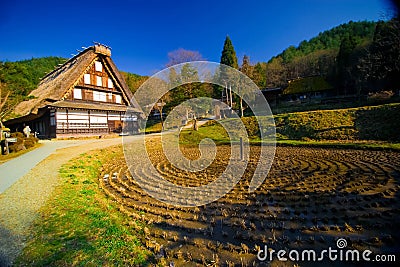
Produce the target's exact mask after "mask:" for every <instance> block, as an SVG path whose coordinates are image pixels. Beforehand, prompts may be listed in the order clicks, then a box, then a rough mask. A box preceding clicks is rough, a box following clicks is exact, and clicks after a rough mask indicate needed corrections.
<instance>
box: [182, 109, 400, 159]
mask: <svg viewBox="0 0 400 267" xmlns="http://www.w3.org/2000/svg"><path fill="white" fill-rule="evenodd" d="M398 117H400V104H387V105H381V106H367V107H362V108H351V109H339V110H319V111H311V112H298V113H286V114H280V115H276V116H274V119H275V125H276V139H277V144H278V145H282V146H285V145H289V146H312V147H333V148H339V147H340V148H353V149H375V150H382V149H384V150H396V151H398V150H400V147H399V146H400V145H399V141H400V139H399V135H398V132H399V131H400V128H399V125H398V124H397V123H396V122H397V120H398ZM229 120H230V122H229V123H233V125H236V124H238V126H237V128H238V127H239V123H240V121H239V120H237V119H229ZM242 121H243V123H244V125H245V127H246V130H247V133H248V136H249V141H250V142H251V143H254V144H257V143H260V142H261V140H260V129H259V127H258V124H257V121H256V118H255V117H245V118H242ZM264 125H267V124H264ZM234 128H235V127H234ZM262 131H264V133H266V134H268V133H267V132H268V127H265V129H264V128H263V129H262ZM204 138H212V139H213V140H214V141H215V142H216V143H217V144H226V143H230V140H229V137H228V134H227V133H226V132H225V130H224V128H223V127H222V126H221V125H220V124H218V123H217V122H215V121H210V122H208V123H206V124H204V125H203V126H201V127H200V128H199V130H198V131H197V132H196V131H193V130H184V131H182V132H181V137H180V141H181V143H183V144H198V143H199V142H200V141H201V140H202V139H204ZM234 141H237V140H234Z"/></svg>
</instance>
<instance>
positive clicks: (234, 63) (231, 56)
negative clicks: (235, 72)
mask: <svg viewBox="0 0 400 267" xmlns="http://www.w3.org/2000/svg"><path fill="white" fill-rule="evenodd" d="M220 63H221V64H225V65H228V66H229V67H232V68H234V69H238V68H239V65H238V60H237V57H236V52H235V48H233V44H232V41H231V39H230V38H229V36H226V38H225V42H224V48H223V50H222V55H221V61H220Z"/></svg>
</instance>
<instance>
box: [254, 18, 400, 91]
mask: <svg viewBox="0 0 400 267" xmlns="http://www.w3.org/2000/svg"><path fill="white" fill-rule="evenodd" d="M389 55H390V56H389ZM399 60H400V28H399V20H398V18H394V19H392V20H390V21H380V22H368V21H362V22H352V21H351V22H349V23H346V24H342V25H339V26H337V27H335V28H333V29H331V30H327V31H324V32H322V33H320V34H318V36H316V37H314V38H312V39H310V40H309V41H302V42H301V43H300V44H299V45H298V46H297V47H295V46H290V47H288V48H287V49H285V50H284V51H283V52H282V53H280V54H279V55H277V56H274V57H272V58H271V59H270V60H269V61H268V62H259V63H256V64H255V65H254V66H251V67H252V70H251V72H250V73H251V77H252V79H253V80H254V82H255V83H256V84H257V85H258V86H259V87H261V88H265V87H286V86H287V84H288V81H289V80H293V79H297V78H299V77H310V76H319V77H323V78H324V79H325V80H326V81H327V82H329V83H330V84H331V85H332V86H333V87H334V88H335V89H336V93H337V94H338V95H348V94H360V93H363V94H367V93H369V92H375V91H381V90H395V89H396V88H399V86H400V84H399V78H398V77H399V74H400V72H399V71H400V63H399Z"/></svg>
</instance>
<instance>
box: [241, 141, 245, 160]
mask: <svg viewBox="0 0 400 267" xmlns="http://www.w3.org/2000/svg"><path fill="white" fill-rule="evenodd" d="M240 160H244V155H243V137H240Z"/></svg>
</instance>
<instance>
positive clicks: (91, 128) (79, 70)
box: [5, 44, 140, 138]
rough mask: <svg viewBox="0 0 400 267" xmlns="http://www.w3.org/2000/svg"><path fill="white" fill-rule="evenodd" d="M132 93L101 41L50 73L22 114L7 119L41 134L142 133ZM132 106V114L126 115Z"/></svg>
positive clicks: (18, 111)
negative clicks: (125, 130) (139, 131)
mask: <svg viewBox="0 0 400 267" xmlns="http://www.w3.org/2000/svg"><path fill="white" fill-rule="evenodd" d="M132 97H133V95H132V92H131V91H130V90H129V88H128V86H127V84H126V83H125V81H124V79H123V78H122V76H121V74H120V73H119V71H118V69H117V67H116V66H115V64H114V62H113V61H112V59H111V50H110V49H109V48H108V47H106V46H104V45H101V44H96V45H94V46H92V47H89V48H86V49H85V50H84V51H82V52H80V53H79V54H78V55H76V56H74V57H73V58H71V59H69V60H68V61H67V62H65V63H64V64H62V65H61V66H59V67H58V68H56V69H55V70H53V71H52V72H50V73H48V74H47V75H46V76H45V77H43V79H42V80H41V82H40V84H39V86H38V88H37V89H35V90H33V91H32V92H31V93H30V94H29V96H28V98H30V99H29V100H27V101H23V102H21V103H20V104H18V105H17V106H16V107H15V113H16V114H19V115H20V116H19V117H17V118H15V119H12V120H9V121H7V122H5V124H6V125H7V126H8V127H10V128H12V129H13V130H20V131H21V130H22V128H23V127H25V125H29V126H30V128H31V129H32V130H34V131H36V132H38V133H39V137H44V138H55V137H69V136H88V135H102V134H108V133H112V132H121V131H122V130H123V128H125V129H127V130H129V131H130V132H135V131H138V117H139V115H140V110H139V109H138V108H137V107H135V106H133V104H132V101H131V100H132ZM128 109H130V111H131V112H129V114H132V115H131V117H129V118H125V116H124V115H125V112H126V111H127V110H128Z"/></svg>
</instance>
